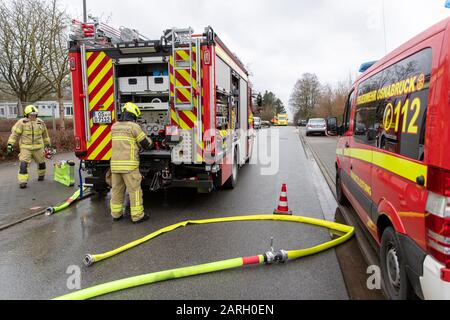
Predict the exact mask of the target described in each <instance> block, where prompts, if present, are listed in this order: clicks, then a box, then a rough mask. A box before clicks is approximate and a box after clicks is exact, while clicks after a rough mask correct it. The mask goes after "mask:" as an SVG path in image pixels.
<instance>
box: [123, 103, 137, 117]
mask: <svg viewBox="0 0 450 320" xmlns="http://www.w3.org/2000/svg"><path fill="white" fill-rule="evenodd" d="M125 111H127V112H129V113H132V114H134V115H135V116H136V118H139V117H140V116H141V110H139V107H138V106H137V105H135V104H134V103H132V102H127V103H125V105H124V106H123V107H122V112H125Z"/></svg>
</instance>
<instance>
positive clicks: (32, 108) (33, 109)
mask: <svg viewBox="0 0 450 320" xmlns="http://www.w3.org/2000/svg"><path fill="white" fill-rule="evenodd" d="M32 113H36V115H37V114H38V110H37V108H36V107H35V106H33V105H32V104H30V105H29V106H26V107H25V109H24V110H23V115H24V116H25V117H28V116H29V115H30V114H32Z"/></svg>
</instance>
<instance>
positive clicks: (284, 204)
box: [273, 183, 292, 216]
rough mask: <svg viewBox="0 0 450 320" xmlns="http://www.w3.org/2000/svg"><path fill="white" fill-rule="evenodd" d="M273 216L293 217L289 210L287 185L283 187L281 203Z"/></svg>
mask: <svg viewBox="0 0 450 320" xmlns="http://www.w3.org/2000/svg"><path fill="white" fill-rule="evenodd" d="M273 214H280V215H288V216H291V215H292V211H290V210H289V206H288V198H287V187H286V184H285V183H283V186H282V187H281V195H280V203H279V204H278V208H277V209H275V211H274V212H273Z"/></svg>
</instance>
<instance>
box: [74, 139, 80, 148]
mask: <svg viewBox="0 0 450 320" xmlns="http://www.w3.org/2000/svg"><path fill="white" fill-rule="evenodd" d="M75 150H81V140H80V137H75Z"/></svg>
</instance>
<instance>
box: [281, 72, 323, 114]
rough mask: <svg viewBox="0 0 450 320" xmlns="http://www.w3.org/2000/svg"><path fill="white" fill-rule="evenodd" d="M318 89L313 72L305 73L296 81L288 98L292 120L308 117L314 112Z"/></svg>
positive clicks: (318, 97) (317, 82)
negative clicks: (292, 115)
mask: <svg viewBox="0 0 450 320" xmlns="http://www.w3.org/2000/svg"><path fill="white" fill-rule="evenodd" d="M320 89H321V87H320V82H319V79H318V78H317V76H316V75H315V74H312V73H305V74H303V76H302V77H301V78H300V79H299V80H298V81H297V83H296V84H295V86H294V90H293V91H292V94H291V98H290V100H289V104H290V106H291V109H292V112H293V113H294V122H297V121H298V120H299V119H301V118H303V119H308V118H310V117H311V116H312V115H313V114H314V109H315V108H316V107H317V105H318V102H319V99H320V93H321V92H320Z"/></svg>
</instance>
